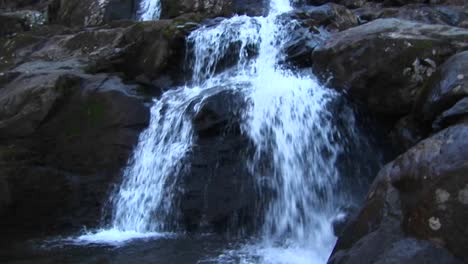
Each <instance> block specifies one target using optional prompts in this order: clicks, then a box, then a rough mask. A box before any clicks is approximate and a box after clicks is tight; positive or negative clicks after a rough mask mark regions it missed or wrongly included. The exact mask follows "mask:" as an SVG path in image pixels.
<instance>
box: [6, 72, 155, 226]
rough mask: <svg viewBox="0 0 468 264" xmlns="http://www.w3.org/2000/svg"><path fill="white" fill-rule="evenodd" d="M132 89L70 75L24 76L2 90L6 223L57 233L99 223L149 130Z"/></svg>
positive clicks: (107, 78)
mask: <svg viewBox="0 0 468 264" xmlns="http://www.w3.org/2000/svg"><path fill="white" fill-rule="evenodd" d="M133 89H134V88H133V87H131V86H128V85H125V84H123V83H122V82H121V80H120V79H119V78H117V77H111V76H108V75H104V74H102V75H96V76H91V75H87V74H78V73H76V72H66V71H62V72H61V71H55V72H54V71H50V72H48V73H45V72H42V73H36V74H28V73H22V74H21V75H20V76H18V77H17V78H15V79H14V80H13V81H12V82H10V83H9V84H7V85H6V86H4V87H3V88H2V89H0V104H1V105H2V110H3V111H2V113H1V115H0V163H1V164H2V166H1V169H0V179H1V180H0V183H1V184H0V185H1V186H2V188H4V189H6V190H7V192H6V193H5V194H2V197H1V199H0V200H1V201H3V202H2V203H0V204H2V206H0V208H2V210H1V211H0V213H1V214H2V215H3V217H2V224H6V225H7V226H9V227H10V228H11V229H12V230H15V229H16V228H18V229H24V230H25V232H27V230H34V231H35V232H38V233H41V232H52V233H53V232H56V231H59V230H68V231H70V230H78V229H80V228H81V227H82V226H84V225H86V226H96V225H97V224H98V223H99V220H100V213H101V209H102V205H103V203H104V202H105V201H106V197H107V194H108V191H109V188H110V186H111V185H110V184H111V183H112V182H113V181H114V180H115V178H116V177H117V176H119V173H120V169H121V168H122V167H123V166H124V165H125V164H126V162H127V159H128V157H129V155H130V154H131V151H132V149H133V146H134V145H135V144H136V141H137V138H138V135H139V132H140V131H141V130H142V129H143V128H144V127H145V126H146V125H147V124H148V119H149V113H148V109H147V107H146V106H144V104H143V102H142V100H141V99H139V98H137V97H135V96H134V95H132V93H133V92H132V90H133ZM5 204H6V206H5ZM13 212H14V213H13ZM52 223H54V224H52Z"/></svg>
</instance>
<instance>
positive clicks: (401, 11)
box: [354, 4, 468, 28]
mask: <svg viewBox="0 0 468 264" xmlns="http://www.w3.org/2000/svg"><path fill="white" fill-rule="evenodd" d="M354 12H355V14H356V15H357V16H358V17H359V19H360V21H361V22H368V21H372V20H375V19H379V18H399V19H405V20H410V21H416V22H421V23H426V24H442V25H448V26H457V27H464V28H467V27H468V13H467V10H466V8H464V7H463V6H446V5H443V6H440V5H422V4H419V5H406V6H402V7H388V8H381V7H376V6H370V7H363V8H359V9H356V10H354Z"/></svg>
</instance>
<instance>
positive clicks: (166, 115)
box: [81, 0, 354, 263]
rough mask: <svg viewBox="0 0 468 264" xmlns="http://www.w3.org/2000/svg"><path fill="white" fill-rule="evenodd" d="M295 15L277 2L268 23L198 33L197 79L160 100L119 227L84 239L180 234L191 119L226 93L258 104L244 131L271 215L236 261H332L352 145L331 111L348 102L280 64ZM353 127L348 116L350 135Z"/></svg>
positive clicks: (150, 4) (117, 206)
mask: <svg viewBox="0 0 468 264" xmlns="http://www.w3.org/2000/svg"><path fill="white" fill-rule="evenodd" d="M158 5H159V3H158V2H157V1H142V9H141V10H145V12H144V13H142V15H141V19H143V20H146V19H149V18H154V17H155V14H157V12H158V11H157V10H159V9H158V8H159V7H158ZM143 6H145V7H143ZM291 9H292V7H291V5H290V4H289V1H288V0H271V4H270V14H269V15H268V16H266V17H248V16H234V17H232V18H230V19H225V20H223V21H221V22H220V23H219V24H217V25H215V26H205V27H201V28H200V29H198V30H196V31H194V32H192V33H191V34H190V36H189V37H188V42H189V43H190V44H191V45H192V46H193V55H194V57H193V60H192V63H191V65H190V66H191V68H192V69H193V78H192V81H191V82H190V83H189V84H187V86H184V87H180V88H178V89H175V90H171V91H168V92H166V93H164V95H163V96H162V98H160V99H158V100H155V101H154V105H153V106H152V109H151V123H150V126H149V127H148V128H147V129H146V131H145V132H143V133H142V134H141V136H140V139H139V144H138V146H137V147H136V150H135V153H134V155H133V158H132V160H131V161H130V162H129V165H128V167H127V169H126V170H125V173H124V180H123V182H122V184H121V186H120V189H119V190H118V191H116V192H115V194H114V196H113V197H112V199H111V200H112V204H113V218H112V223H111V227H110V229H107V230H101V232H98V233H97V234H88V235H86V236H83V237H81V239H83V240H93V239H94V240H99V239H102V240H105V239H106V238H107V239H109V240H119V239H120V240H125V239H128V238H132V237H139V236H147V235H154V234H160V233H161V232H167V231H172V230H173V229H174V226H173V225H174V217H173V216H174V214H176V212H175V209H174V208H173V204H172V203H173V197H172V195H173V193H174V191H173V190H174V188H175V184H176V179H177V176H178V174H179V173H180V170H181V169H182V167H183V166H182V165H183V163H184V158H185V157H186V155H187V153H188V152H189V151H190V149H191V146H192V144H193V142H192V141H193V135H192V134H193V131H192V123H191V116H190V114H189V113H194V112H197V111H198V108H199V107H200V105H201V103H202V102H203V101H204V100H205V99H206V98H207V97H209V96H210V92H209V91H210V90H211V89H212V88H213V87H219V86H220V85H222V87H224V88H223V89H240V90H241V91H242V92H243V93H244V94H245V96H246V98H247V101H248V103H249V104H248V105H249V107H248V108H247V109H245V113H244V119H243V124H242V131H243V132H244V133H245V134H246V135H247V136H249V137H250V138H251V140H252V141H253V143H254V144H255V146H256V154H255V156H254V158H253V159H252V160H251V161H250V162H249V167H250V170H251V172H252V174H253V175H254V176H255V177H256V179H257V182H258V186H259V190H261V191H262V192H264V195H263V197H264V198H265V200H264V201H263V203H264V204H265V207H266V209H265V210H266V212H265V213H264V214H262V216H263V217H264V219H263V221H262V222H263V224H262V226H261V230H260V231H259V235H258V237H257V238H256V239H255V243H253V244H249V245H247V246H245V247H243V248H242V249H241V250H240V251H237V252H236V251H234V253H232V252H231V253H232V254H243V255H244V253H245V252H247V253H246V255H247V257H246V258H245V260H244V262H247V263H249V259H250V258H254V259H255V260H256V261H253V262H254V263H256V262H258V261H263V262H265V263H325V262H326V260H327V258H328V254H329V253H330V252H331V250H332V247H333V245H334V242H335V237H334V235H333V230H332V222H333V220H334V219H335V218H336V217H337V216H338V215H339V214H340V211H339V210H340V207H341V206H342V205H343V197H341V196H340V195H339V194H338V192H337V191H338V187H337V186H338V180H339V176H340V175H339V171H338V169H337V166H336V165H337V164H336V163H337V159H338V156H339V155H340V154H342V153H343V151H344V145H345V144H346V139H345V136H344V135H343V134H341V132H340V130H339V129H338V127H337V119H338V118H337V117H336V116H334V114H333V113H332V111H331V110H328V109H329V108H330V106H331V105H333V103H334V102H335V101H336V100H337V99H338V98H339V97H340V95H339V94H338V93H336V92H332V91H331V90H329V89H326V88H324V87H322V86H320V85H319V84H318V82H317V81H316V80H315V79H314V78H313V77H311V76H310V75H309V76H302V75H299V74H295V73H294V72H292V71H290V70H287V69H284V68H283V67H281V66H280V65H279V61H283V54H282V52H281V48H282V45H284V43H285V42H286V41H287V40H288V36H289V35H288V31H287V28H286V27H285V26H284V25H283V24H282V23H280V22H279V21H280V18H279V15H280V14H282V13H284V12H287V11H290V10H291ZM289 22H290V23H293V22H291V21H289ZM233 48H234V50H236V51H237V52H236V53H235V54H236V55H235V56H234V55H233V52H232V50H233ZM239 87H240V88H239ZM351 115H352V113H351ZM353 120H354V119H353V117H352V116H349V117H347V118H346V120H345V122H348V123H347V125H348V127H351V128H352V127H353V126H354V124H353ZM265 160H268V161H269V163H268V164H267V165H266V166H265V164H264V162H265ZM265 168H267V169H265ZM106 234H112V236H111V235H109V236H108V237H107V235H106ZM119 234H120V235H119ZM125 234H127V235H125ZM241 251H243V252H244V253H241ZM229 254H230V253H229ZM229 254H228V253H227V254H223V255H221V256H220V257H219V259H218V260H219V261H220V262H222V261H224V260H225V259H226V258H229Z"/></svg>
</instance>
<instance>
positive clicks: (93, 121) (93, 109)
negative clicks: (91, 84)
mask: <svg viewBox="0 0 468 264" xmlns="http://www.w3.org/2000/svg"><path fill="white" fill-rule="evenodd" d="M104 113H105V107H104V105H103V104H102V103H100V102H98V101H91V102H89V103H88V104H87V105H86V115H87V120H88V124H89V125H91V126H95V125H97V124H98V123H99V122H101V121H102V120H103V119H104Z"/></svg>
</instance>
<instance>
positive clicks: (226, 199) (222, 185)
mask: <svg viewBox="0 0 468 264" xmlns="http://www.w3.org/2000/svg"><path fill="white" fill-rule="evenodd" d="M202 96H207V99H205V100H204V101H203V103H202V105H201V108H200V110H199V111H198V112H197V113H196V114H195V116H194V119H193V125H194V130H195V137H196V139H195V142H194V147H193V150H192V151H191V154H190V157H189V162H188V164H190V165H189V166H190V167H189V168H187V172H186V173H184V174H183V175H182V176H181V186H180V187H181V189H183V193H182V194H181V198H180V208H181V212H182V218H183V223H184V225H185V227H186V228H187V229H188V230H192V231H193V230H198V231H200V230H205V231H206V230H208V231H209V230H211V231H213V230H214V231H217V232H226V231H232V230H240V229H241V228H242V229H244V230H247V229H248V228H249V226H250V227H252V223H253V221H254V215H256V214H255V210H254V206H255V203H254V202H253V201H255V183H254V177H252V175H251V174H250V173H249V170H248V168H247V161H248V158H249V152H248V151H249V147H250V144H251V143H250V142H249V140H248V138H247V137H246V136H245V135H243V134H242V133H241V129H240V118H241V114H242V112H241V111H242V109H243V107H244V106H245V105H246V102H245V99H244V97H243V95H242V94H241V93H240V92H238V91H235V90H224V89H220V88H219V87H218V88H217V87H215V88H212V89H211V90H208V91H206V92H205V94H203V95H202Z"/></svg>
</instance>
